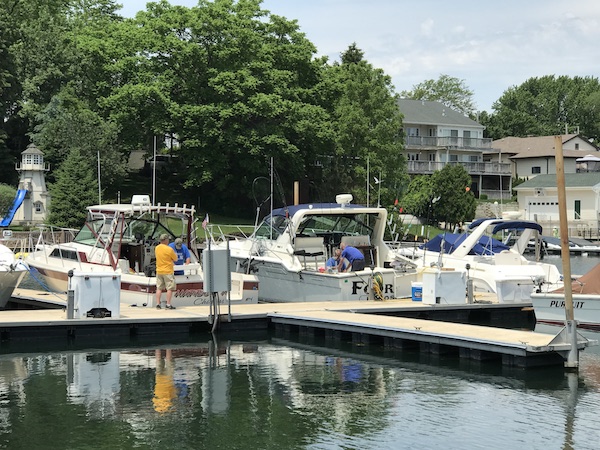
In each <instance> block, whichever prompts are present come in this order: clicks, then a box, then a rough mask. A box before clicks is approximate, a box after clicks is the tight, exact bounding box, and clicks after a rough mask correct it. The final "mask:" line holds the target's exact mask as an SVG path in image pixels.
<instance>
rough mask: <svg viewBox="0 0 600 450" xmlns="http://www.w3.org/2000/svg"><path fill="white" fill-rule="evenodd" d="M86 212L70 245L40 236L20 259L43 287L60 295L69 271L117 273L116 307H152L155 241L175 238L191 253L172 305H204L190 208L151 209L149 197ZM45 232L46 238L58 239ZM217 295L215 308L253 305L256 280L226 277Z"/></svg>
mask: <svg viewBox="0 0 600 450" xmlns="http://www.w3.org/2000/svg"><path fill="white" fill-rule="evenodd" d="M87 210H88V215H87V220H86V222H85V224H84V225H83V227H82V228H81V229H80V230H79V232H78V233H76V235H75V236H74V238H73V240H72V241H71V242H64V241H63V242H62V243H58V242H52V243H46V242H45V241H44V239H43V236H44V233H40V235H39V238H38V242H37V245H36V246H35V249H34V251H33V252H30V253H29V254H28V256H27V258H26V262H27V263H28V264H29V265H30V266H31V267H32V268H35V269H37V271H38V272H39V274H40V275H41V277H42V278H43V281H44V282H45V283H46V284H47V285H48V287H49V288H51V289H52V290H55V291H59V292H65V291H66V290H67V289H68V288H69V287H68V274H69V271H70V270H77V271H80V272H81V273H89V272H118V273H120V276H121V291H120V296H121V299H120V300H121V303H122V304H129V305H136V306H140V307H141V306H148V307H152V306H155V295H156V276H155V275H156V274H155V261H154V247H156V245H157V244H158V237H159V236H160V235H161V234H163V233H167V234H169V235H170V236H171V241H173V240H174V239H175V238H177V237H181V238H182V239H183V241H184V243H185V244H186V245H187V246H188V248H189V250H190V253H191V263H190V264H188V265H184V266H177V267H178V268H180V267H182V268H183V269H184V274H183V275H175V280H176V282H177V290H176V291H175V292H174V294H173V304H174V305H175V306H177V307H179V306H193V305H203V304H209V303H210V300H209V299H210V295H211V293H209V292H206V291H205V290H204V289H205V284H204V280H203V278H204V277H203V271H202V268H201V265H200V262H199V250H198V245H197V241H196V229H195V226H196V224H195V219H194V212H195V209H194V207H187V206H186V205H184V206H178V205H177V204H176V205H175V206H170V205H169V204H167V205H160V204H159V205H158V206H154V205H152V204H151V203H150V199H149V196H147V195H134V196H133V198H132V202H131V204H122V203H119V204H104V205H95V206H90V207H88V208H87ZM50 231H51V232H50V234H51V236H59V233H56V232H54V231H53V230H50ZM46 234H48V232H46ZM218 295H219V298H218V301H219V302H220V303H224V302H225V301H226V300H227V297H228V296H229V299H230V301H231V303H232V304H235V303H244V304H245V303H256V302H257V301H258V280H257V278H256V276H255V275H252V274H241V273H237V274H233V273H232V274H231V291H230V292H219V293H218ZM163 298H164V297H163ZM213 298H214V297H213Z"/></svg>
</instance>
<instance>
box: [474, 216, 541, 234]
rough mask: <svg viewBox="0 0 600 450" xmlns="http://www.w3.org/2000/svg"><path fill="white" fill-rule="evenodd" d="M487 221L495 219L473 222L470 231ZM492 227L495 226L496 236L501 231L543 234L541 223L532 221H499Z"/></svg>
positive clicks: (493, 223) (493, 232) (493, 231)
mask: <svg viewBox="0 0 600 450" xmlns="http://www.w3.org/2000/svg"><path fill="white" fill-rule="evenodd" d="M486 220H494V219H493V218H487V219H477V220H474V221H473V222H471V223H470V224H469V230H473V229H475V228H477V227H478V226H479V225H481V224H482V223H483V222H485V221H486ZM490 225H494V228H493V229H492V234H496V233H497V232H498V231H501V230H526V229H531V230H537V231H538V232H539V233H540V234H541V233H542V226H541V225H540V224H539V223H537V222H533V221H531V220H504V219H497V222H496V221H494V222H492V223H491V224H490Z"/></svg>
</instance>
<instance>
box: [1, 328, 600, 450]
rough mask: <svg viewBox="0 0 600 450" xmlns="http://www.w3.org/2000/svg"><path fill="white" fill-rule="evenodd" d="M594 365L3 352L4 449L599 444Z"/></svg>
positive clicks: (152, 351)
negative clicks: (571, 370)
mask: <svg viewBox="0 0 600 450" xmlns="http://www.w3.org/2000/svg"><path fill="white" fill-rule="evenodd" d="M584 363H585V364H584V365H583V366H582V370H581V372H580V374H579V375H577V374H568V375H565V374H564V373H563V372H562V370H558V371H548V370H540V371H526V372H521V371H519V370H516V369H508V368H504V367H501V366H500V367H499V366H488V365H486V364H482V363H475V362H472V361H462V360H456V359H450V360H445V359H444V358H443V357H439V356H432V355H421V354H418V353H416V354H411V353H401V352H400V353H398V352H394V351H382V352H381V353H379V354H377V353H376V352H374V351H373V350H370V351H367V350H366V349H363V350H362V351H361V352H360V353H356V347H346V346H344V345H340V346H339V348H335V349H333V348H330V347H326V346H323V345H317V344H315V343H314V342H310V343H300V342H297V341H293V340H283V339H273V340H265V341H258V342H239V343H238V342H231V341H222V342H221V341H219V342H217V340H216V339H214V338H213V339H212V340H210V341H208V342H200V343H189V344H185V345H177V346H158V347H157V346H154V347H149V348H142V349H140V348H132V349H121V350H110V351H106V350H104V351H101V350H88V351H70V352H49V353H44V354H19V355H16V354H13V355H4V356H1V357H0V422H1V423H0V447H4V448H134V447H142V448H162V449H164V448H211V449H212V448H277V449H279V448H307V447H308V448H372V447H373V446H374V443H377V445H376V446H377V447H379V448H399V447H405V448H435V447H441V446H443V447H444V448H478V447H479V448H497V447H498V445H499V443H500V442H501V443H502V446H503V447H505V448H509V447H515V448H525V447H527V448H548V449H552V448H565V449H567V448H578V449H581V448H594V447H595V446H596V444H597V442H598V441H599V440H600V436H599V435H598V427H597V426H596V415H597V405H598V401H599V400H600V392H599V391H600V388H599V383H598V379H597V378H595V376H596V374H597V373H600V371H599V369H598V368H599V367H600V354H598V353H595V354H594V353H592V354H588V355H586V357H585V359H584ZM588 375H589V376H590V379H588ZM65 393H66V394H65ZM32 430H35V432H32ZM400 443H401V444H402V445H400Z"/></svg>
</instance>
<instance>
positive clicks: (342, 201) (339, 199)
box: [335, 194, 353, 208]
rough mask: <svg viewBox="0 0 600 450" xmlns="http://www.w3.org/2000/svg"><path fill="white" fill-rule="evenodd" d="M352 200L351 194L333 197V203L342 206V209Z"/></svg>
mask: <svg viewBox="0 0 600 450" xmlns="http://www.w3.org/2000/svg"><path fill="white" fill-rule="evenodd" d="M352 198H353V197H352V194H339V195H336V196H335V202H336V203H339V204H340V205H342V208H343V207H345V206H346V205H347V204H349V203H350V202H351V201H352Z"/></svg>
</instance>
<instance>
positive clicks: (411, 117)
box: [398, 98, 485, 130]
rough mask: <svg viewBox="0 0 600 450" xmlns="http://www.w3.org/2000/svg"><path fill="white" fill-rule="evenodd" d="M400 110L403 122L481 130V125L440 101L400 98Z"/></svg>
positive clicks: (482, 127)
mask: <svg viewBox="0 0 600 450" xmlns="http://www.w3.org/2000/svg"><path fill="white" fill-rule="evenodd" d="M398 107H399V108H400V112H401V113H402V114H403V115H404V123H410V124H419V125H455V126H456V125H458V126H463V127H465V126H468V127H477V128H481V129H482V130H483V129H484V128H485V127H484V126H483V125H481V124H479V123H477V122H475V121H474V120H472V119H470V118H468V117H466V116H463V114H462V113H459V112H457V111H454V110H453V109H450V108H449V107H447V106H445V105H443V104H442V103H440V102H431V101H427V100H410V99H406V98H401V99H399V100H398Z"/></svg>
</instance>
